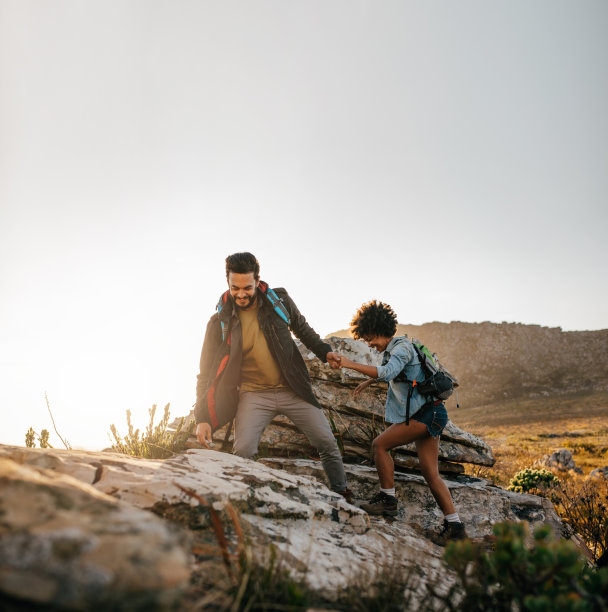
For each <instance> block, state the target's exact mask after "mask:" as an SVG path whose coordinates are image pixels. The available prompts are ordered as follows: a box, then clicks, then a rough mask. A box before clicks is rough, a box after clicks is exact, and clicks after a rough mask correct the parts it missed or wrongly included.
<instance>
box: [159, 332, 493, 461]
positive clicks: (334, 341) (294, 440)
mask: <svg viewBox="0 0 608 612" xmlns="http://www.w3.org/2000/svg"><path fill="white" fill-rule="evenodd" d="M328 342H329V343H330V344H331V346H332V348H333V349H334V350H335V351H338V352H340V353H342V354H345V355H347V356H348V357H350V358H351V359H354V360H356V361H359V362H362V363H367V364H369V365H379V363H380V355H379V354H378V353H377V352H376V351H373V350H372V349H370V348H369V347H368V346H367V345H366V344H365V343H364V342H360V341H357V340H352V339H351V338H335V337H332V338H329V339H328ZM297 344H298V348H299V350H300V353H301V354H302V356H303V358H304V361H305V362H306V365H307V367H308V370H309V373H310V376H311V381H312V386H313V390H314V392H315V395H316V397H317V399H318V400H319V403H320V404H321V405H322V406H323V409H324V411H325V415H326V416H327V418H328V421H329V422H330V424H331V425H332V428H333V430H334V433H335V435H336V437H337V438H338V440H339V443H340V444H341V446H342V448H343V450H344V451H345V452H344V453H343V454H344V460H345V461H346V462H359V463H360V462H361V461H362V460H363V459H365V458H367V457H369V452H370V449H371V443H372V440H373V439H374V437H375V436H376V435H378V434H379V433H380V432H381V431H383V429H384V428H385V426H384V419H383V415H384V403H385V400H386V389H387V386H386V384H384V383H376V384H374V385H372V386H371V387H369V388H368V389H366V391H364V392H363V393H362V394H361V395H360V396H359V397H358V398H356V399H355V398H354V397H353V390H354V388H355V387H356V386H357V385H358V384H359V383H360V382H361V381H362V380H365V378H366V377H365V376H363V375H362V374H359V373H358V372H355V371H354V370H333V369H332V368H330V367H329V366H328V365H326V364H323V363H321V361H320V360H319V359H317V358H316V357H315V355H314V354H313V353H312V352H310V351H309V350H308V349H306V347H305V346H304V345H303V344H301V343H299V342H298V343H297ZM193 418H194V416H193V413H192V412H191V413H190V415H188V417H187V419H188V420H187V421H186V423H185V425H187V424H188V422H189V420H190V419H193ZM179 420H180V419H176V420H175V421H174V423H172V425H171V426H172V427H174V428H175V427H177V424H178V422H179ZM227 434H228V435H227ZM213 440H214V442H215V443H216V444H218V445H219V447H218V448H221V449H223V450H225V451H226V452H231V450H232V441H233V436H232V431H231V430H229V426H225V427H223V428H221V429H219V430H217V431H215V432H214V434H213ZM191 444H192V446H193V447H196V446H197V445H196V443H195V438H194V437H192V443H191ZM260 453H261V454H262V455H272V456H288V457H289V456H300V457H311V456H316V454H317V453H316V450H315V449H314V448H313V447H312V446H311V445H310V444H309V442H308V440H307V439H306V437H305V436H304V435H303V434H301V433H300V432H299V431H298V429H297V428H296V427H295V426H294V425H293V424H292V423H291V421H290V420H289V419H287V418H285V417H282V416H278V417H276V418H275V419H273V421H272V423H271V424H270V425H269V426H268V427H267V428H266V430H265V431H264V434H263V435H262V438H261V440H260ZM395 455H396V457H397V461H396V464H397V465H398V466H400V467H401V468H403V469H409V470H419V462H418V458H417V453H416V448H415V444H409V445H405V446H402V447H399V448H396V449H395ZM439 459H440V464H439V469H440V471H441V472H443V473H462V472H463V471H464V468H463V467H462V466H461V465H459V464H462V463H472V464H476V465H483V466H492V465H494V457H493V455H492V449H491V448H490V446H489V445H488V444H486V443H485V442H484V441H483V440H482V439H481V438H478V437H477V436H474V435H473V434H471V433H468V432H465V431H463V430H462V429H460V428H459V427H457V426H456V425H455V424H454V423H453V422H452V421H449V422H448V425H447V426H446V428H445V430H444V432H443V434H442V436H441V440H440V443H439Z"/></svg>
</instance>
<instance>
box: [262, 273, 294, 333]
mask: <svg viewBox="0 0 608 612" xmlns="http://www.w3.org/2000/svg"><path fill="white" fill-rule="evenodd" d="M259 288H260V291H261V292H262V293H263V294H264V295H265V296H266V298H267V299H268V301H269V302H270V304H271V305H272V307H273V309H274V311H275V312H276V313H277V315H279V317H281V319H283V321H285V323H287V325H288V326H290V325H291V318H290V316H289V312H287V308H285V304H283V300H282V299H281V298H280V297H279V296H278V295H277V294H276V293H275V292H274V289H271V288H270V287H269V286H268V283H265V282H264V281H260V284H259Z"/></svg>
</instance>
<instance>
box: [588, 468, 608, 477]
mask: <svg viewBox="0 0 608 612" xmlns="http://www.w3.org/2000/svg"><path fill="white" fill-rule="evenodd" d="M589 478H600V479H602V480H608V465H604V466H602V467H599V468H596V469H595V470H591V472H589Z"/></svg>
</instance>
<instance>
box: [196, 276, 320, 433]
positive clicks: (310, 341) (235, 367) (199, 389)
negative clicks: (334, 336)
mask: <svg viewBox="0 0 608 612" xmlns="http://www.w3.org/2000/svg"><path fill="white" fill-rule="evenodd" d="M274 291H275V292H276V294H277V296H278V297H279V298H281V300H282V301H283V304H284V305H285V308H286V309H287V312H288V313H289V318H290V326H289V327H288V326H287V323H285V321H283V320H282V319H281V318H280V317H279V316H278V315H277V314H276V312H275V311H274V309H273V307H272V305H271V304H270V302H269V300H268V299H267V298H266V296H265V295H263V294H262V293H261V292H260V291H258V299H260V300H261V307H260V309H259V311H258V321H259V322H260V329H261V330H262V332H263V334H264V337H265V338H266V342H267V343H268V348H269V349H270V352H271V354H272V356H273V357H274V358H275V360H276V362H277V364H278V365H279V367H280V368H281V372H282V373H283V377H284V378H285V381H286V382H287V384H288V385H289V387H290V388H291V389H292V390H293V391H294V392H295V393H296V394H297V395H299V396H300V397H301V398H302V399H304V400H306V401H307V402H310V403H311V404H313V405H315V406H317V407H318V408H320V407H321V406H320V405H319V403H318V402H317V399H316V398H315V396H314V394H313V391H312V386H311V384H310V376H309V375H308V370H307V368H306V364H305V363H304V359H303V358H302V355H301V354H300V351H299V350H298V347H297V346H296V343H295V342H294V340H293V338H292V336H291V332H293V334H294V335H295V336H296V337H297V338H298V339H299V340H300V341H301V342H303V343H304V345H305V346H306V347H308V348H309V349H310V350H311V351H312V352H313V353H314V354H315V355H316V356H317V357H318V358H319V359H321V360H322V361H326V357H327V353H328V352H330V351H331V346H330V345H329V344H327V343H326V342H323V340H321V337H320V336H319V334H317V332H316V331H315V330H314V329H313V328H312V327H310V325H309V324H308V323H307V322H306V319H305V318H304V317H303V316H302V314H301V313H300V311H299V310H298V308H297V306H296V305H295V304H294V302H293V300H292V299H291V298H290V297H289V295H288V293H287V291H285V289H282V288H278V289H275V290H274ZM220 320H221V321H223V322H224V325H225V329H226V330H227V331H228V332H229V333H228V334H227V337H226V338H225V339H222V330H221V326H220ZM242 345H243V343H242V334H241V324H240V321H239V317H238V314H237V312H236V306H235V304H234V300H233V299H232V297H231V296H230V295H229V296H228V300H227V301H226V303H225V305H224V307H223V308H222V309H221V312H220V313H219V314H218V313H215V314H214V315H213V316H212V317H211V319H209V323H207V330H206V332H205V340H204V342H203V350H202V352H201V362H200V373H199V375H198V377H197V385H196V404H195V410H194V415H195V418H196V422H197V423H209V424H210V425H211V427H212V429H214V430H215V429H217V428H219V427H222V425H224V424H225V423H227V422H228V421H230V419H232V418H233V417H234V415H235V414H236V409H237V406H238V401H239V385H240V377H241V360H242Z"/></svg>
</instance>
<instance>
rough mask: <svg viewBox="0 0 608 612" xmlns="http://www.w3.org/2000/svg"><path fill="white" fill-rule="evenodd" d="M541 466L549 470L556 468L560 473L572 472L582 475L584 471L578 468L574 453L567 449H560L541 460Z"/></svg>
mask: <svg viewBox="0 0 608 612" xmlns="http://www.w3.org/2000/svg"><path fill="white" fill-rule="evenodd" d="M540 464H541V465H544V466H546V467H549V468H555V469H557V470H559V471H560V472H568V471H570V470H572V471H574V472H576V473H577V474H582V473H583V470H581V469H580V468H577V467H576V464H575V463H574V459H573V458H572V453H571V452H570V451H569V450H568V449H566V448H560V449H559V450H556V451H555V452H553V453H551V454H550V455H545V456H544V457H543V458H542V459H541V460H540Z"/></svg>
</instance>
